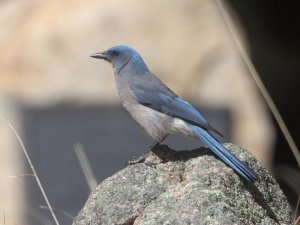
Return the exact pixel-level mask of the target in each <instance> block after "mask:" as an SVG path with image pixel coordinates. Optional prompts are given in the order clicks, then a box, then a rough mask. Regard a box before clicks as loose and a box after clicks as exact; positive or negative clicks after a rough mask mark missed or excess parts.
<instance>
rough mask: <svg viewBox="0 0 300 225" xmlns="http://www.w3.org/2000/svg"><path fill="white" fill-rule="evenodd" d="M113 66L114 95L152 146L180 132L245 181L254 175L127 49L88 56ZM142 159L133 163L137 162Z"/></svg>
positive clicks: (119, 47) (202, 121)
mask: <svg viewBox="0 0 300 225" xmlns="http://www.w3.org/2000/svg"><path fill="white" fill-rule="evenodd" d="M91 57H93V58H99V59H104V60H106V61H108V62H110V63H111V64H112V66H113V70H114V74H115V82H116V87H117V91H118V94H119V96H120V98H121V101H122V103H123V106H124V108H125V109H126V110H127V111H128V113H129V114H130V115H131V116H132V118H133V119H134V120H135V121H136V122H137V123H138V124H139V126H140V127H141V128H142V129H143V130H144V131H145V132H146V133H147V134H148V135H150V136H151V137H152V138H153V139H154V140H155V144H154V145H153V146H152V148H150V149H149V151H150V150H151V149H153V147H155V146H157V145H158V144H159V143H161V142H162V141H163V140H164V139H165V138H166V137H167V136H168V135H169V134H172V133H180V134H183V135H186V136H190V137H195V138H198V139H200V140H202V141H203V142H204V143H205V144H206V145H208V146H209V148H210V149H211V150H212V151H213V152H214V153H215V154H216V155H217V156H218V157H219V158H220V159H221V160H223V161H224V162H225V163H226V164H227V165H228V166H230V167H231V168H232V169H234V170H235V171H236V172H237V173H238V174H239V175H241V176H242V177H244V178H245V179H246V180H248V181H254V180H256V179H257V176H256V174H255V172H254V171H253V170H252V169H250V168H249V167H248V166H247V165H246V164H244V163H243V162H241V161H240V160H239V159H238V158H237V157H235V156H234V155H233V154H232V153H231V152H229V151H228V150H227V149H226V148H225V147H224V146H223V145H222V144H221V143H220V142H219V141H218V140H217V139H216V138H215V137H214V136H213V135H212V133H217V134H220V133H219V132H218V131H217V130H216V129H214V128H213V127H212V126H210V125H209V123H208V122H207V121H206V120H205V118H204V117H203V116H202V115H201V114H200V113H199V112H198V111H197V110H196V109H195V108H194V107H193V106H192V105H191V104H189V103H188V102H187V101H185V100H183V99H182V98H180V97H178V96H177V95H176V94H175V93H174V92H173V91H172V90H170V89H169V88H168V87H167V86H166V85H165V84H164V83H163V82H162V81H161V80H160V79H159V78H157V77H156V76H155V75H154V74H153V73H151V72H150V71H149V69H148V67H147V65H146V64H145V62H144V60H143V59H142V57H141V56H140V55H139V53H137V52H136V51H135V50H134V49H132V48H130V47H127V46H114V47H112V48H110V49H108V50H107V51H105V52H101V53H95V54H93V55H91ZM143 160H144V157H142V158H140V159H139V160H137V162H141V161H143Z"/></svg>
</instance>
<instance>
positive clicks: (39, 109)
mask: <svg viewBox="0 0 300 225" xmlns="http://www.w3.org/2000/svg"><path fill="white" fill-rule="evenodd" d="M224 3H226V4H225V5H226V9H227V10H228V11H229V12H230V14H231V17H232V18H233V21H234V23H235V25H236V26H237V27H238V30H239V36H240V38H241V39H242V40H243V44H244V47H245V48H246V49H247V51H248V53H249V55H250V57H251V59H252V60H253V63H254V65H255V67H256V68H257V70H258V72H259V74H260V76H261V78H262V80H263V82H264V83H265V85H266V87H267V89H268V90H269V92H270V94H271V96H272V98H273V100H274V101H275V103H276V105H277V106H278V108H279V111H280V112H281V114H282V116H283V119H284V120H285V122H286V124H287V126H288V128H289V130H290V132H291V134H292V136H293V137H294V139H295V141H296V144H297V145H299V144H300V143H299V137H300V135H299V134H300V110H299V109H300V104H299V103H300V92H299V88H300V86H299V82H300V78H299V72H300V63H299V60H300V53H299V52H300V42H299V40H300V15H299V12H300V2H299V1H288V2H286V3H284V2H282V1H279V0H275V1H272V4H270V3H267V2H264V1H258V0H251V1H250V0H246V1H238V0H229V1H226V2H224ZM0 26H1V29H0V51H1V54H0V115H1V116H4V117H5V118H7V119H8V120H9V121H10V122H11V123H12V124H13V125H14V126H15V128H16V129H17V131H18V132H19V133H20V135H21V138H22V140H23V142H24V144H25V146H26V148H27V150H28V152H29V154H30V156H31V158H32V161H33V164H34V166H35V167H36V170H37V173H38V175H39V176H40V179H41V181H42V183H43V185H44V188H45V191H46V193H47V194H48V197H49V200H50V202H51V203H52V205H53V207H54V210H55V213H56V215H57V217H58V219H59V221H60V223H61V224H71V223H72V217H74V216H76V214H77V213H78V211H79V210H80V209H81V208H82V207H83V205H84V203H85V201H86V199H87V197H88V195H89V193H90V191H91V189H90V188H89V185H88V183H87V181H86V179H85V176H84V173H83V170H82V168H81V166H80V163H79V160H78V157H77V156H76V154H75V149H74V144H76V143H79V145H77V146H81V148H82V149H83V150H84V152H85V154H86V157H87V159H88V160H89V164H90V166H91V169H92V171H93V172H94V176H95V179H96V181H97V182H101V181H103V180H104V179H105V178H107V177H108V176H110V175H112V174H113V173H115V172H116V171H118V170H119V169H122V168H123V167H125V165H126V162H127V161H128V160H129V159H131V158H132V157H133V156H134V155H140V154H142V153H143V152H144V150H145V149H146V148H147V146H148V145H150V144H151V140H150V139H149V138H147V137H145V136H144V135H143V134H142V133H141V132H140V130H139V129H138V128H137V126H136V125H135V123H134V122H133V121H132V120H131V119H130V118H129V117H128V115H127V114H126V113H125V112H124V110H123V109H122V107H121V106H120V102H119V99H118V97H117V94H116V91H115V87H114V78H113V71H112V68H111V66H110V65H109V64H107V63H105V62H102V61H99V60H95V59H92V58H90V57H89V55H90V54H92V53H95V52H99V51H103V50H106V49H108V48H109V47H111V46H113V45H119V44H125V45H129V46H131V47H133V48H135V49H136V50H137V51H138V52H139V53H140V54H141V55H142V56H143V58H144V60H145V62H146V63H147V64H148V66H149V68H150V69H151V71H152V72H153V73H155V74H157V75H158V76H159V77H160V78H161V79H162V80H163V81H164V82H165V83H167V84H168V86H169V87H170V88H171V89H173V90H174V91H175V92H176V93H178V94H179V95H180V96H182V97H184V98H185V99H187V100H188V101H190V102H192V103H193V104H194V105H195V106H196V108H198V109H201V112H203V114H204V116H205V117H206V118H207V119H208V120H209V121H210V123H211V124H212V125H213V126H214V127H216V128H217V129H218V130H219V131H221V132H222V133H223V134H224V137H225V138H224V139H222V141H223V142H233V143H235V144H238V145H241V146H243V147H245V148H247V149H248V150H249V151H251V152H252V153H253V154H254V155H255V156H256V157H257V158H258V160H259V161H260V162H261V163H262V164H263V165H264V166H265V167H266V168H267V169H268V170H269V171H270V172H271V173H272V174H273V175H274V177H275V178H276V179H277V180H278V182H279V183H280V184H281V186H282V188H283V190H284V192H285V194H286V195H287V197H288V200H289V202H290V203H291V204H292V205H293V206H295V205H296V202H297V198H298V195H299V192H300V184H299V182H300V174H299V167H298V166H297V163H296V161H295V159H294V157H293V155H292V153H291V150H290V149H289V147H288V145H287V143H286V141H285V139H284V138H283V136H282V133H281V132H280V130H279V128H278V126H277V124H276V122H275V121H274V119H273V117H272V115H271V113H270V111H269V110H268V107H267V106H266V104H265V102H264V100H263V98H262V96H261V95H260V92H259V90H258V89H257V87H256V85H255V83H254V81H253V79H252V78H251V76H250V74H249V71H248V69H247V68H246V66H245V65H244V63H243V60H242V58H241V56H240V53H239V51H238V49H237V48H236V45H235V43H234V41H233V39H232V36H231V34H230V32H229V30H228V28H227V26H226V23H225V21H224V18H223V17H222V14H221V13H220V9H219V8H218V6H217V4H216V1H211V0H185V1H183V0H175V1H174V0H166V1H159V0H153V1H138V0H124V1H117V0H110V1H108V0H103V1H98V0H87V1H78V0H64V1H58V0H23V1H18V0H10V1H9V0H2V1H0ZM0 137H1V138H0V147H1V157H0V224H25V225H26V224H31V225H35V224H53V222H52V218H51V216H50V214H49V210H48V209H47V208H45V205H46V204H45V201H44V199H43V198H42V195H41V192H40V190H39V189H38V187H37V185H36V182H35V180H34V177H33V176H32V175H31V174H32V172H31V170H30V167H29V166H28V164H27V162H26V159H25V157H24V154H23V152H22V150H21V148H20V145H19V143H18V140H17V138H16V137H15V136H14V135H13V132H12V131H11V129H10V128H9V126H8V125H7V123H6V122H5V121H4V120H3V119H1V120H0ZM165 143H166V144H168V145H170V146H171V147H173V148H174V149H176V150H182V149H193V148H196V147H198V146H200V145H201V143H199V142H197V141H194V140H191V139H187V138H183V137H179V136H172V137H169V138H168V139H167V140H166V141H165Z"/></svg>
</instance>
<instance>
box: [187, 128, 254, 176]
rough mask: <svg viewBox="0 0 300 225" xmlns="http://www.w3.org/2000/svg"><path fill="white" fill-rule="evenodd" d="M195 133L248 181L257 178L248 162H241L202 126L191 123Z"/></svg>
mask: <svg viewBox="0 0 300 225" xmlns="http://www.w3.org/2000/svg"><path fill="white" fill-rule="evenodd" d="M189 126H190V128H191V129H192V130H193V132H194V134H195V135H196V136H198V137H199V138H200V139H201V140H202V141H203V142H204V143H205V144H207V145H208V146H209V147H210V149H211V150H212V151H213V152H214V153H215V154H216V155H217V156H219V157H220V158H221V159H222V160H223V161H224V162H225V163H226V164H227V165H228V166H230V167H231V168H232V169H233V170H235V171H236V172H237V173H238V174H240V175H241V176H242V177H244V178H245V179H247V180H248V181H254V180H256V179H257V175H256V174H255V172H254V171H253V170H252V169H251V168H249V167H248V166H247V165H246V164H244V163H243V162H241V161H240V160H239V159H238V158H237V157H236V156H234V155H233V154H232V153H231V152H229V151H228V150H227V149H226V148H225V147H224V146H223V145H222V144H221V143H220V142H219V141H218V140H217V139H215V138H214V137H213V136H212V135H211V134H210V133H208V132H207V131H206V130H203V129H202V128H200V127H197V126H194V125H189Z"/></svg>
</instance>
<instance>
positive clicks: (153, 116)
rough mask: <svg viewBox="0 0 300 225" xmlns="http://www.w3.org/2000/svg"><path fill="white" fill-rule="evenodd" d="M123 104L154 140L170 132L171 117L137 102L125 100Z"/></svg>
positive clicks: (159, 139) (160, 138) (158, 139)
mask: <svg viewBox="0 0 300 225" xmlns="http://www.w3.org/2000/svg"><path fill="white" fill-rule="evenodd" d="M123 106H124V108H125V109H126V110H127V111H128V113H129V114H130V115H131V116H132V118H133V119H134V120H135V121H136V122H137V124H138V125H139V126H140V127H141V128H142V129H143V130H144V131H145V132H146V133H147V134H148V135H149V136H151V137H152V138H153V139H154V140H156V141H161V140H162V139H163V138H164V137H165V136H166V135H168V134H170V133H171V132H172V131H171V129H172V127H171V126H172V122H173V118H172V117H170V116H168V115H165V114H163V113H160V112H157V111H155V110H153V109H150V108H148V107H146V106H143V105H141V104H138V103H133V102H128V101H126V102H124V103H123Z"/></svg>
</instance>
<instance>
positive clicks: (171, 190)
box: [73, 144, 292, 225]
mask: <svg viewBox="0 0 300 225" xmlns="http://www.w3.org/2000/svg"><path fill="white" fill-rule="evenodd" d="M226 146H227V147H228V148H229V150H230V151H232V152H233V153H234V154H236V155H237V156H238V157H239V158H240V159H241V160H243V161H246V162H247V164H248V165H249V166H250V167H252V168H253V169H254V170H255V171H256V173H257V174H258V176H259V180H258V181H256V182H255V183H249V182H247V181H245V180H242V179H241V178H240V177H239V176H238V175H237V174H236V173H234V172H233V170H232V169H230V168H229V167H227V166H226V165H225V164H224V163H223V162H221V161H220V160H219V159H217V158H216V157H215V156H214V155H213V154H212V153H211V152H210V150H209V149H207V148H204V147H203V148H199V149H196V150H191V151H174V150H172V149H170V148H168V147H167V146H164V145H163V146H160V147H159V148H157V149H155V151H154V153H155V154H153V153H152V154H150V155H149V156H148V157H147V159H146V161H147V162H148V163H141V164H136V165H130V166H127V167H126V168H124V169H123V170H121V171H119V172H117V173H116V174H114V175H113V176H111V177H109V178H107V179H106V180H105V181H103V182H102V183H101V184H99V186H98V187H97V189H96V190H95V191H94V192H93V193H91V195H90V197H89V199H88V200H87V202H86V204H85V206H84V207H83V209H82V210H81V211H80V213H79V214H78V216H77V217H76V218H75V220H74V223H73V224H74V225H96V224H103V225H113V224H114V225H119V224H120V225H121V224H124V225H130V224H134V225H142V224H143V225H154V224H155V225H156V224H164V225H167V224H172V225H176V224H178V225H179V224H180V225H181V224H194V225H196V224H214V225H216V224H292V222H291V210H290V206H289V204H288V202H287V200H286V197H285V196H284V195H283V193H282V191H281V189H280V188H279V185H278V184H277V182H276V181H275V180H274V179H273V178H272V176H271V175H270V174H269V173H268V172H267V171H266V170H265V169H264V168H263V167H262V165H261V164H260V163H258V162H257V161H256V159H255V158H254V157H253V156H252V155H250V154H249V153H248V152H247V151H246V150H245V149H242V148H240V147H237V146H235V145H233V144H227V145H226Z"/></svg>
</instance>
